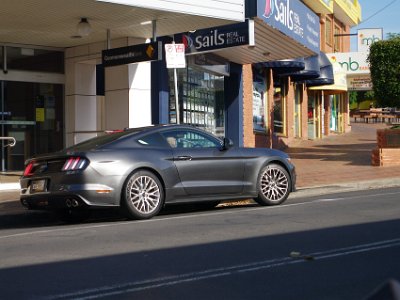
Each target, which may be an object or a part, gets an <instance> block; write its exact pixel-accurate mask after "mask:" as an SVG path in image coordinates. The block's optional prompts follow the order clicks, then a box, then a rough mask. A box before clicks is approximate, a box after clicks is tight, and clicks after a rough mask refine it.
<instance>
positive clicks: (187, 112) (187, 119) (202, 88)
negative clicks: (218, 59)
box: [169, 65, 225, 136]
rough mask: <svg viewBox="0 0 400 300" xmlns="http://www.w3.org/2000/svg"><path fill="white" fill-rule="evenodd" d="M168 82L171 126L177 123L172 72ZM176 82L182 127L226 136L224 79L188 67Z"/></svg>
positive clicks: (178, 71) (178, 74)
mask: <svg viewBox="0 0 400 300" xmlns="http://www.w3.org/2000/svg"><path fill="white" fill-rule="evenodd" d="M169 78H170V101H169V102H170V105H169V107H170V116H169V122H170V123H177V120H176V107H175V106H176V105H175V103H176V99H175V88H174V74H173V70H170V71H169ZM177 80H178V104H179V112H180V114H179V115H180V123H182V124H190V125H193V126H196V127H199V128H202V129H204V130H207V131H209V132H211V133H214V134H216V135H218V136H224V134H225V121H224V118H225V106H224V76H221V75H217V74H214V73H211V72H208V71H207V70H204V69H202V68H199V67H197V66H191V65H189V66H188V67H187V68H185V69H177Z"/></svg>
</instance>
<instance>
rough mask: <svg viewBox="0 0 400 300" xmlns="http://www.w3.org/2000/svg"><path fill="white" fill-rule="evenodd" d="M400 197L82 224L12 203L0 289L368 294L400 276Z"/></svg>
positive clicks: (127, 294) (1, 293)
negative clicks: (65, 222)
mask: <svg viewBox="0 0 400 300" xmlns="http://www.w3.org/2000/svg"><path fill="white" fill-rule="evenodd" d="M399 197H400V188H391V189H382V190H367V191H357V192H348V193H341V194H331V195H325V196H315V197H308V198H295V199H289V201H288V202H287V204H286V205H284V206H280V207H268V208H264V207H259V206H255V205H252V204H249V205H245V206H243V205H242V206H236V207H223V208H217V209H214V210H210V211H191V212H182V211H180V210H177V209H175V210H173V211H169V212H168V213H167V214H164V215H161V216H158V217H157V218H154V219H152V220H148V221H136V222H129V221H125V220H122V219H120V218H119V217H118V215H113V214H108V215H97V216H96V217H97V219H92V220H90V221H89V222H86V223H84V224H76V225H65V224H62V223H60V222H59V221H58V220H57V219H55V218H54V217H53V216H52V215H50V214H46V213H35V212H26V211H23V210H21V209H20V208H19V207H18V206H17V205H16V204H15V202H7V203H3V204H2V205H6V206H7V207H6V208H7V209H5V210H3V213H2V214H1V215H0V228H1V229H0V298H1V299H99V298H104V299H352V300H353V299H365V297H367V296H368V295H369V294H370V293H371V292H372V291H373V290H374V289H375V288H376V287H377V286H378V285H379V284H381V283H383V282H385V281H386V280H387V279H389V278H395V279H397V280H400V259H399V250H400V220H399V212H400V202H399V201H398V199H399ZM3 208H4V207H3Z"/></svg>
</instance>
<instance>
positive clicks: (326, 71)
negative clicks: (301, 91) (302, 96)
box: [305, 52, 335, 86]
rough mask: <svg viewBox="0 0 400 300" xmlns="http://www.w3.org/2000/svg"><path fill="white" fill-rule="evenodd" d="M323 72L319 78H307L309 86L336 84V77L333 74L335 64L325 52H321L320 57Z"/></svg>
mask: <svg viewBox="0 0 400 300" xmlns="http://www.w3.org/2000/svg"><path fill="white" fill-rule="evenodd" d="M318 62H319V65H320V70H321V74H320V76H319V77H318V78H315V79H309V80H306V81H305V83H306V85H307V86H320V85H328V84H334V83H335V78H334V74H333V66H332V63H331V61H330V60H329V58H328V57H327V56H326V54H325V53H324V52H320V54H319V57H318Z"/></svg>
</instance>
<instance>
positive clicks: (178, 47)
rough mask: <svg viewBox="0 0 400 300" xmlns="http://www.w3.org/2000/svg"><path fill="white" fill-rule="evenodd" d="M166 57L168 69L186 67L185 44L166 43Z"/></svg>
mask: <svg viewBox="0 0 400 300" xmlns="http://www.w3.org/2000/svg"><path fill="white" fill-rule="evenodd" d="M165 59H166V61H167V68H168V69H176V68H186V58H185V45H184V44H165Z"/></svg>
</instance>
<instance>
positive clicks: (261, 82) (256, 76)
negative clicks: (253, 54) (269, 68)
mask: <svg viewBox="0 0 400 300" xmlns="http://www.w3.org/2000/svg"><path fill="white" fill-rule="evenodd" d="M266 89H267V83H266V80H265V75H264V72H263V71H262V70H256V69H253V129H254V130H255V131H260V132H265V131H266V129H267V126H266V124H268V118H267V115H266V113H265V108H266V105H267V103H266V102H267V101H266V100H267V99H266V96H267V93H265V91H266Z"/></svg>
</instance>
